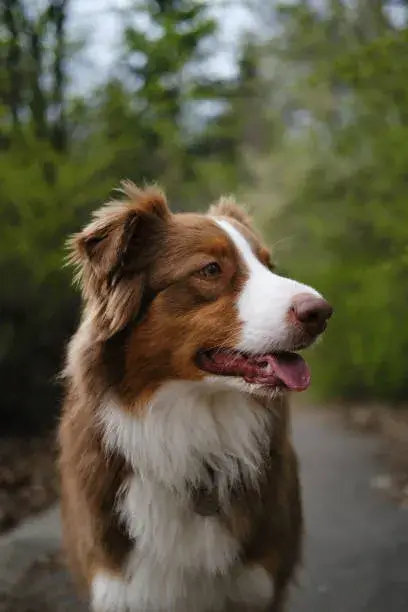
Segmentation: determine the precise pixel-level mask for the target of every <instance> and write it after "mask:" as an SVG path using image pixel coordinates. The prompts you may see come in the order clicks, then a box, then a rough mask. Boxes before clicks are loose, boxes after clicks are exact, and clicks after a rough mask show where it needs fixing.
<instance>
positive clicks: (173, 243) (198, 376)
mask: <svg viewBox="0 0 408 612" xmlns="http://www.w3.org/2000/svg"><path fill="white" fill-rule="evenodd" d="M124 193H125V201H123V202H113V203H110V204H108V205H106V206H105V207H103V208H101V209H100V210H99V211H97V212H96V213H95V218H94V220H93V221H92V222H91V223H90V224H89V225H88V226H87V227H86V228H85V229H84V230H83V231H82V232H80V233H79V234H77V235H75V236H74V237H73V238H72V239H71V242H70V245H71V255H72V257H71V259H72V261H73V262H74V263H75V264H76V265H77V267H78V278H79V280H80V283H81V287H82V293H83V297H84V302H85V316H86V317H88V319H89V320H91V321H92V326H93V329H94V332H95V334H94V337H97V341H98V342H102V343H109V342H111V341H112V339H114V338H115V337H119V336H120V337H121V338H122V339H123V345H122V346H121V350H122V351H123V363H124V367H123V372H122V374H121V377H120V381H119V384H120V386H121V389H122V390H123V392H124V393H126V394H127V395H128V396H129V398H132V399H134V398H136V397H137V396H138V395H140V394H141V393H142V392H145V391H146V390H148V389H150V390H151V391H154V390H155V389H156V388H158V387H159V386H160V385H161V384H162V383H163V382H165V381H168V380H188V381H204V382H205V383H211V384H215V383H216V384H222V385H227V386H231V385H233V386H235V387H237V386H238V387H240V388H244V389H245V390H247V391H249V392H254V393H255V392H258V393H259V392H261V393H263V392H268V393H270V392H271V391H273V392H281V391H285V390H288V389H289V390H302V389H305V388H306V387H307V386H308V384H309V380H310V376H309V371H308V368H307V366H306V364H305V362H304V361H303V359H302V357H300V355H298V354H296V353H295V352H294V351H298V350H300V349H302V348H305V347H307V346H309V345H310V344H312V343H313V342H314V341H315V339H316V338H317V337H318V336H319V335H320V334H321V333H322V332H323V331H324V329H325V327H326V322H327V320H328V318H329V317H330V315H331V307H330V306H329V304H328V303H327V302H326V301H325V300H324V299H323V298H322V297H321V296H320V294H319V293H317V292H316V291H315V290H314V289H312V288H310V287H308V286H306V285H303V284H300V283H298V282H296V281H294V280H291V279H288V278H283V277H281V276H279V275H278V274H276V273H275V272H274V271H273V266H272V263H271V259H270V254H269V252H268V250H267V249H266V248H265V246H263V245H262V243H261V242H260V240H259V237H258V235H257V234H256V233H255V231H254V229H253V227H252V224H251V221H250V219H249V217H248V216H247V215H246V214H245V213H244V211H243V210H241V209H240V208H239V207H238V206H237V205H236V204H235V202H233V201H232V200H229V199H221V200H220V202H219V203H218V204H216V205H214V206H212V207H211V208H210V210H209V211H208V213H207V214H206V215H200V214H172V213H171V212H170V210H169V208H168V206H167V203H166V198H165V196H164V194H163V193H162V192H161V191H160V190H158V189H156V188H147V189H144V190H139V189H137V188H136V187H135V186H134V185H132V184H129V183H127V184H125V186H124Z"/></svg>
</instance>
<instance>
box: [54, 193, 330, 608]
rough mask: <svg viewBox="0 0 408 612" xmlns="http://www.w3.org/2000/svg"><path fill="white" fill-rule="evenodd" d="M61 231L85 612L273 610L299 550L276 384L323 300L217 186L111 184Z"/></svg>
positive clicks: (292, 384)
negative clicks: (67, 270)
mask: <svg viewBox="0 0 408 612" xmlns="http://www.w3.org/2000/svg"><path fill="white" fill-rule="evenodd" d="M123 194H124V197H123V200H122V201H115V202H111V203H109V204H107V205H106V206H104V207H102V208H101V209H100V210H98V211H96V213H95V215H94V218H93V220H92V222H91V223H90V224H89V225H88V226H87V227H85V229H84V230H83V231H82V232H80V233H78V234H76V235H75V236H74V237H73V238H72V239H71V242H70V248H71V260H72V262H73V263H74V264H75V265H76V267H77V279H78V281H79V283H80V286H81V290H82V296H83V313H82V319H81V323H80V325H79V328H78V330H77V332H76V333H75V335H74V336H73V338H72V340H71V342H70V344H69V348H68V355H67V362H66V368H65V373H64V374H65V379H66V398H65V404H64V408H63V415H62V421H61V425H60V447H61V453H60V454H61V456H60V467H61V478H62V516H63V526H64V539H65V544H66V549H67V556H68V560H69V563H70V566H71V568H72V571H73V572H74V573H75V574H76V576H77V577H78V578H79V580H80V581H81V582H82V585H83V587H84V589H85V593H86V595H87V597H88V598H89V600H90V606H91V609H92V610H93V611H94V612H217V611H218V612H249V611H251V612H255V611H256V612H267V611H268V612H272V611H273V612H282V610H283V609H284V607H285V600H286V595H287V590H288V585H289V584H290V582H291V579H292V577H293V575H294V571H295V569H296V567H297V565H298V562H299V560H300V555H301V542H302V506H301V496H300V489H299V482H298V468H297V460H296V456H295V454H294V451H293V448H292V445H291V442H290V431H289V415H288V404H287V396H288V393H289V392H290V391H302V390H304V389H306V388H307V387H308V385H309V382H310V373H309V369H308V367H307V365H306V363H305V361H304V360H303V358H302V357H301V356H300V355H299V354H298V353H297V351H299V350H301V349H304V348H306V347H308V346H309V345H310V344H312V343H313V342H314V341H315V340H316V338H317V337H318V336H319V335H320V334H321V333H322V332H323V331H324V329H325V327H326V323H327V320H328V318H329V317H330V315H331V307H330V305H329V304H328V303H327V302H326V301H325V300H324V299H323V298H322V296H321V295H320V294H319V293H318V292H317V291H315V290H314V289H312V288H311V287H308V286H306V285H303V284H301V283H298V282H296V281H294V280H291V279H289V278H283V277H282V276H279V275H278V274H277V273H276V272H274V270H273V265H272V262H271V257H270V254H269V252H268V250H267V249H266V248H265V246H264V245H263V244H262V243H261V241H260V238H259V236H258V234H257V233H256V231H255V230H254V228H253V226H252V223H251V220H250V219H249V217H248V216H247V214H246V213H245V212H244V211H243V210H242V209H241V208H240V207H238V206H237V205H236V204H235V202H234V201H233V200H232V199H230V198H223V199H221V200H220V201H219V202H218V203H217V204H215V205H213V206H211V208H210V209H209V211H208V212H207V213H206V214H190V213H188V214H187V213H182V214H172V213H171V212H170V210H169V208H168V206H167V203H166V198H165V195H164V194H163V193H162V192H161V191H160V190H159V189H157V188H155V187H151V188H146V189H138V188H137V187H136V186H135V185H133V184H131V183H126V184H124V187H123Z"/></svg>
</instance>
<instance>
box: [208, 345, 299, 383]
mask: <svg viewBox="0 0 408 612" xmlns="http://www.w3.org/2000/svg"><path fill="white" fill-rule="evenodd" d="M207 365H209V371H211V372H215V373H217V374H223V375H227V376H242V377H243V378H244V379H245V380H246V381H247V382H250V383H256V384H260V385H268V386H274V387H275V386H281V385H282V383H283V384H284V385H285V386H286V387H287V388H288V389H291V390H292V391H304V390H305V389H307V387H308V386H309V384H310V371H309V368H308V366H307V364H306V362H305V360H304V359H303V358H302V357H301V356H300V355H297V354H295V353H278V354H276V353H266V354H263V355H257V356H253V357H252V356H247V355H243V354H241V353H233V352H229V351H225V352H223V351H216V352H214V354H213V355H212V357H211V362H209V364H207Z"/></svg>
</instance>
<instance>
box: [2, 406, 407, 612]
mask: <svg viewBox="0 0 408 612" xmlns="http://www.w3.org/2000/svg"><path fill="white" fill-rule="evenodd" d="M294 435H295V443H296V446H297V448H298V451H299V454H300V459H301V469H302V481H303V490H304V493H303V494H304V502H305V513H306V527H307V540H306V551H305V567H304V570H303V572H302V574H301V575H300V577H299V582H300V584H299V586H298V587H297V588H296V589H295V590H294V593H293V599H292V602H291V606H290V612H407V611H408V510H403V509H400V508H398V507H396V506H395V505H394V504H393V503H392V502H391V501H390V500H389V499H387V497H386V496H384V494H383V493H381V492H379V491H378V490H376V489H373V488H372V486H371V482H372V479H373V477H375V476H376V475H377V474H378V473H379V472H381V469H382V466H381V464H380V463H379V460H378V459H377V449H378V442H377V441H376V440H375V439H373V438H369V437H366V436H362V435H360V434H353V433H351V432H349V431H347V430H345V429H344V428H343V427H342V426H341V425H340V424H339V423H338V422H337V421H336V419H335V418H334V417H333V416H332V415H329V414H325V413H321V412H313V411H309V410H307V411H302V410H300V409H298V410H296V412H295V418H294ZM59 537H60V526H59V515H58V508H54V509H51V510H50V511H48V512H47V513H45V514H44V515H42V516H40V517H38V518H37V519H34V520H31V521H29V522H27V523H26V524H24V525H23V526H22V527H20V528H19V529H17V530H16V531H15V532H12V533H11V534H9V535H7V536H3V537H2V538H0V612H68V611H70V612H71V611H75V612H85V607H84V606H82V605H81V604H79V602H78V601H77V600H76V598H75V596H74V595H73V589H72V585H71V583H70V581H69V578H68V577H67V575H66V574H65V572H64V571H63V570H62V569H61V567H60V564H59V563H58V561H55V560H54V559H53V558H52V555H53V554H54V553H56V552H57V551H58V548H59ZM50 556H51V558H50Z"/></svg>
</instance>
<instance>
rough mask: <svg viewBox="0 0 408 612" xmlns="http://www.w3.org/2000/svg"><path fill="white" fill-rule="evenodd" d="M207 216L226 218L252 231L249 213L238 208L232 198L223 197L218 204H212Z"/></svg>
mask: <svg viewBox="0 0 408 612" xmlns="http://www.w3.org/2000/svg"><path fill="white" fill-rule="evenodd" d="M208 214H209V215H211V216H214V217H228V218H230V219H234V220H235V221H238V222H239V223H241V224H242V225H245V226H246V227H247V228H248V229H252V219H251V217H250V215H249V213H248V212H247V211H246V210H245V209H244V208H243V207H241V206H238V204H237V202H236V200H235V198H234V197H233V196H223V197H221V198H220V199H219V200H218V202H216V203H215V204H212V205H211V206H210V208H209V210H208Z"/></svg>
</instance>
